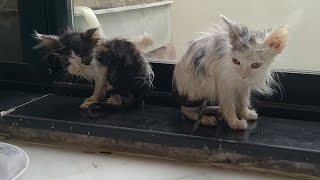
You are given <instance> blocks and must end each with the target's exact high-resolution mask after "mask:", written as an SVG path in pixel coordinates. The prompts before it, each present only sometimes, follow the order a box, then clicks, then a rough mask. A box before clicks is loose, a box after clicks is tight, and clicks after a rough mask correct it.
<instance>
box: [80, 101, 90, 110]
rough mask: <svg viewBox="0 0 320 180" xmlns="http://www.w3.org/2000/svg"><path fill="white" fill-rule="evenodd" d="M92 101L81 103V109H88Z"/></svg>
mask: <svg viewBox="0 0 320 180" xmlns="http://www.w3.org/2000/svg"><path fill="white" fill-rule="evenodd" d="M91 104H92V102H84V103H82V104H81V105H80V109H83V110H87V109H88V108H89V106H90V105H91Z"/></svg>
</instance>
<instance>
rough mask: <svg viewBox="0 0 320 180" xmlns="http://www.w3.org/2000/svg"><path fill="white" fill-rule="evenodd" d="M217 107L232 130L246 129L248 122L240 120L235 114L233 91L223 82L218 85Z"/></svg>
mask: <svg viewBox="0 0 320 180" xmlns="http://www.w3.org/2000/svg"><path fill="white" fill-rule="evenodd" d="M218 92H219V93H218V94H219V95H218V98H219V107H220V109H221V112H222V115H223V117H224V119H225V120H226V121H227V122H228V125H229V126H230V127H231V128H232V129H234V130H243V129H246V128H247V126H248V124H247V122H246V121H245V120H243V119H242V120H240V119H238V117H237V114H236V105H235V92H234V91H233V90H232V88H229V87H227V86H225V83H219V85H218Z"/></svg>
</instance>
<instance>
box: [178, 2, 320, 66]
mask: <svg viewBox="0 0 320 180" xmlns="http://www.w3.org/2000/svg"><path fill="white" fill-rule="evenodd" d="M319 7H320V1H319V0H175V1H174V4H173V7H172V33H173V34H172V38H173V39H172V40H173V44H174V46H175V47H176V50H177V57H178V58H179V57H180V56H181V53H182V52H183V50H184V49H185V47H186V46H185V45H186V42H187V41H189V40H191V39H192V38H193V37H195V35H196V34H195V32H198V31H201V30H203V29H205V28H207V27H209V26H210V25H212V24H214V23H219V24H221V22H220V19H219V13H221V14H224V15H225V16H227V17H229V18H230V19H232V20H234V21H238V22H241V23H243V24H247V25H249V26H250V27H258V28H259V27H260V28H263V27H273V28H277V27H278V26H280V25H284V24H287V25H289V26H290V34H289V40H288V44H287V48H286V50H285V51H284V53H283V55H282V56H281V57H280V58H279V59H278V60H277V63H276V64H275V65H276V68H279V69H295V70H307V71H317V70H320V46H319V43H320V35H319V33H320V19H319V17H320V10H319Z"/></svg>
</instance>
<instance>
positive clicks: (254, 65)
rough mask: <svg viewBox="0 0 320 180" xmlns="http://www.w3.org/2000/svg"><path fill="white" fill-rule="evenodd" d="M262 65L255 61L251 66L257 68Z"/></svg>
mask: <svg viewBox="0 0 320 180" xmlns="http://www.w3.org/2000/svg"><path fill="white" fill-rule="evenodd" d="M260 66H261V63H253V64H251V67H252V68H254V69H257V68H259V67H260Z"/></svg>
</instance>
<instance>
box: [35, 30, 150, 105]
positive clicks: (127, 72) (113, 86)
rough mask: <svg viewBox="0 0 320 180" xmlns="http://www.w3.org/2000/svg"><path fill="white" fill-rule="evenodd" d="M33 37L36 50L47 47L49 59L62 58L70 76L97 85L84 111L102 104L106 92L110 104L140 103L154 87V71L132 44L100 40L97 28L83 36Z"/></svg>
mask: <svg viewBox="0 0 320 180" xmlns="http://www.w3.org/2000/svg"><path fill="white" fill-rule="evenodd" d="M34 37H35V38H36V39H37V40H39V41H40V43H39V44H38V45H37V46H36V47H35V48H36V49H37V48H45V49H46V52H47V56H51V55H54V56H56V57H59V58H60V59H61V61H62V64H64V67H65V68H66V69H67V71H68V72H69V73H71V74H73V75H77V76H81V77H83V78H86V79H87V80H89V81H92V82H94V84H95V87H94V94H93V95H92V96H91V97H90V98H87V99H86V100H85V102H84V103H83V104H82V105H81V106H80V107H81V108H82V109H88V108H89V106H90V105H92V104H94V103H98V102H101V101H103V100H104V99H105V97H106V94H107V92H108V93H109V94H110V98H109V99H108V102H107V103H108V104H112V105H122V104H134V103H136V102H141V101H142V100H143V99H144V97H145V95H146V93H147V92H148V91H149V90H150V89H151V88H152V81H153V77H154V73H153V71H152V68H151V66H150V65H149V63H148V62H147V61H146V60H145V59H144V57H143V55H142V54H141V52H140V51H139V50H138V49H137V48H136V46H135V44H133V43H132V42H129V41H127V40H125V39H122V38H115V39H111V40H105V39H101V38H100V37H99V35H98V34H97V29H89V30H87V31H86V32H83V33H79V32H72V31H70V30H68V31H66V32H65V33H64V34H62V35H60V36H55V35H43V34H39V33H37V32H35V34H34Z"/></svg>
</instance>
